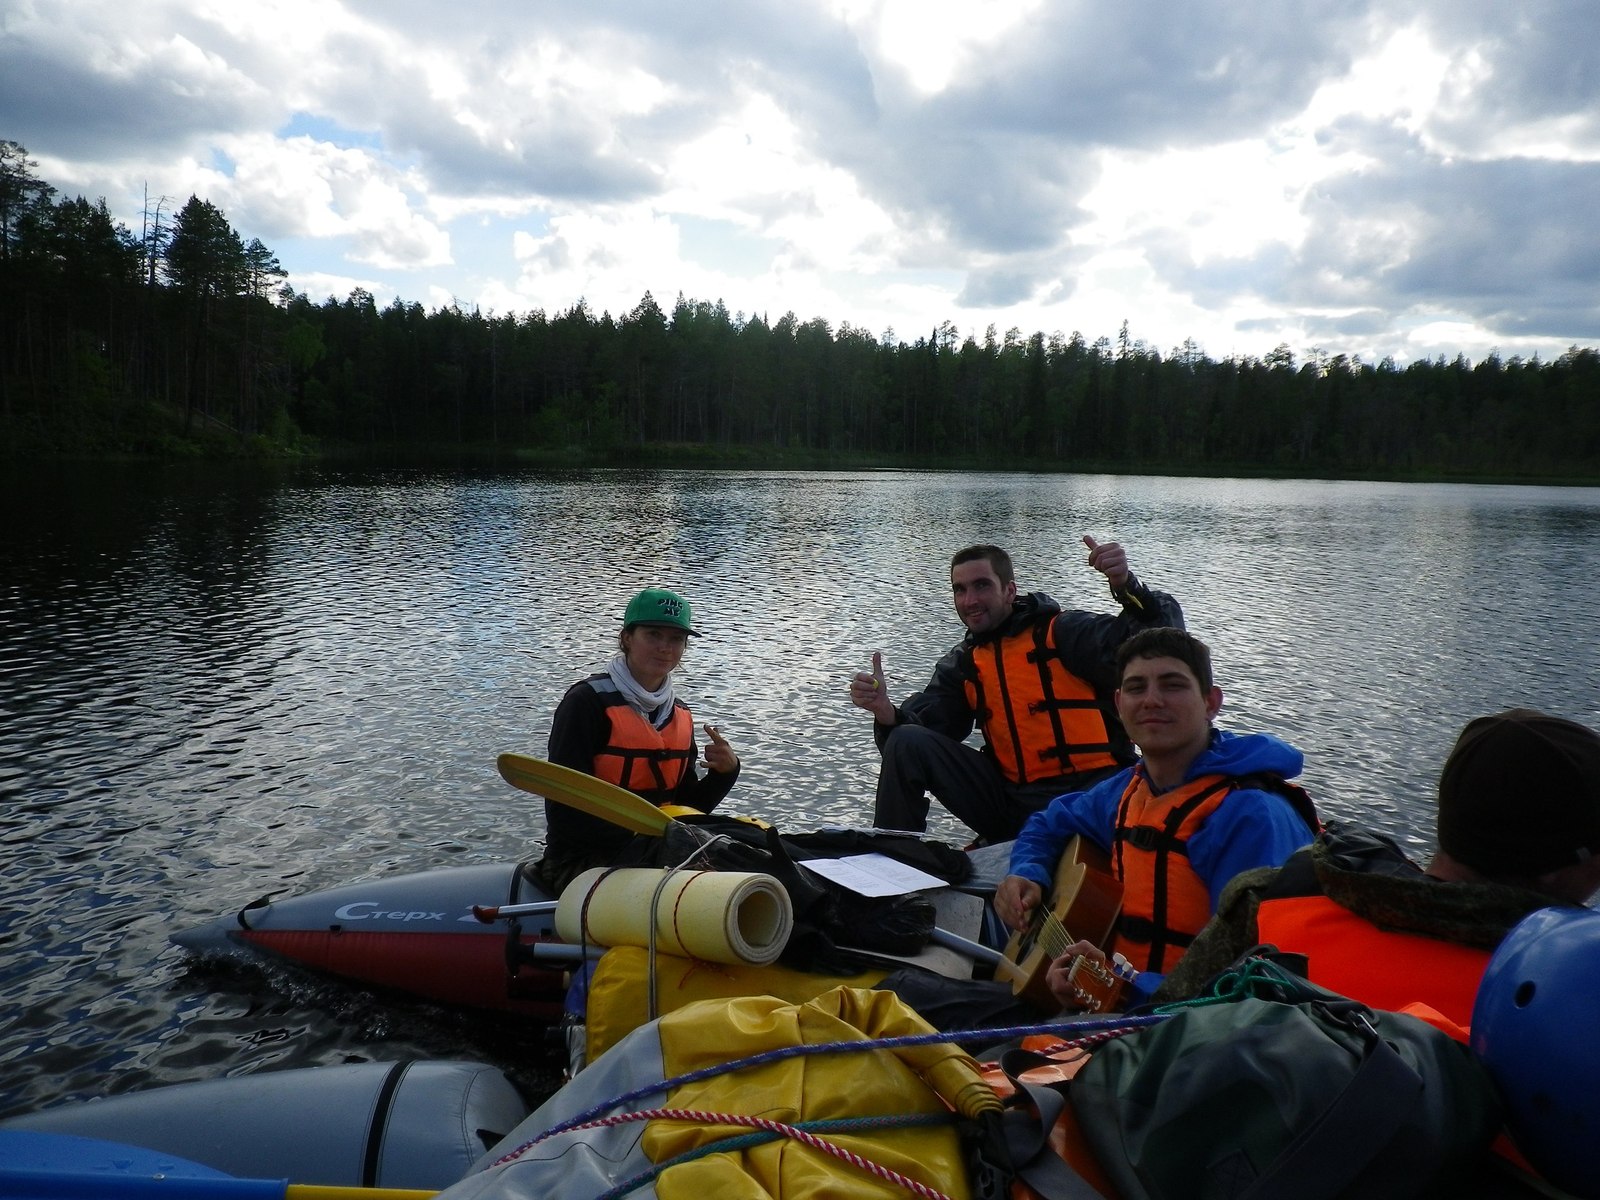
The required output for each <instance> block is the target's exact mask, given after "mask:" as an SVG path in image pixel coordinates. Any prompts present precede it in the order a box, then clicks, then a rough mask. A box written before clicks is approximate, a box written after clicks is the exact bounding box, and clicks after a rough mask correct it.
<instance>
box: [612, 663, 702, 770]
mask: <svg viewBox="0 0 1600 1200" xmlns="http://www.w3.org/2000/svg"><path fill="white" fill-rule="evenodd" d="M609 682H610V681H609V680H605V679H597V680H591V683H592V684H593V686H594V690H595V691H596V692H597V693H599V696H600V700H601V702H602V703H603V704H604V705H605V713H606V716H607V717H609V718H610V719H611V725H610V731H609V732H608V733H607V735H606V744H605V745H604V746H602V747H601V748H600V749H599V750H597V751H596V752H595V756H594V769H593V770H592V771H591V772H590V773H591V774H592V775H594V776H595V777H596V778H597V779H604V780H605V781H606V782H607V783H614V784H616V785H617V786H618V787H624V788H627V789H628V790H629V791H630V792H635V793H637V794H638V795H641V796H644V797H645V798H646V799H650V800H654V799H655V798H656V794H659V793H670V792H672V791H673V790H674V789H675V788H677V786H678V783H679V781H680V780H682V779H683V775H684V772H685V771H686V770H687V769H688V765H689V759H690V758H691V757H692V756H693V753H694V750H693V747H694V717H693V716H692V715H691V714H690V712H689V709H688V707H687V706H686V705H684V704H682V703H679V702H678V701H673V705H672V716H671V717H670V718H669V719H668V721H667V723H666V725H664V726H662V728H660V729H657V728H656V727H655V726H654V725H652V724H650V722H649V720H647V719H646V718H645V717H644V716H643V715H642V714H641V713H640V712H639V710H638V709H636V708H634V707H633V705H631V704H629V703H628V702H627V700H625V699H623V696H622V693H621V692H619V691H617V690H616V688H615V685H612V686H611V687H607V686H606V684H607V683H609ZM663 798H664V797H663Z"/></svg>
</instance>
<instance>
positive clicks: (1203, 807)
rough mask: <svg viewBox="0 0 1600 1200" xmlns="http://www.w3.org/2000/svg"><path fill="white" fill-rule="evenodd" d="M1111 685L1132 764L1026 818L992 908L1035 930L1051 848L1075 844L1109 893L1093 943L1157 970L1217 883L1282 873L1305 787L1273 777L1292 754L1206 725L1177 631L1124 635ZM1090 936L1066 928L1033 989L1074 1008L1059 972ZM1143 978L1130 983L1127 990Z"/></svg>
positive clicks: (1201, 678)
mask: <svg viewBox="0 0 1600 1200" xmlns="http://www.w3.org/2000/svg"><path fill="white" fill-rule="evenodd" d="M1117 678H1118V680H1119V683H1118V687H1117V691H1116V695H1115V703H1116V708H1117V715H1118V716H1119V717H1120V719H1121V721H1122V724H1123V726H1124V727H1125V728H1126V729H1127V731H1128V735H1129V736H1130V737H1131V738H1132V740H1133V742H1134V743H1135V744H1136V745H1137V746H1138V747H1139V750H1140V752H1141V757H1140V759H1139V761H1138V762H1137V763H1135V764H1134V765H1133V766H1132V767H1129V768H1127V769H1125V770H1122V771H1119V772H1118V773H1117V774H1116V775H1113V776H1112V777H1110V778H1109V779H1106V780H1103V781H1102V782H1100V783H1098V784H1096V785H1095V786H1093V787H1091V788H1089V789H1088V790H1087V791H1082V792H1072V793H1068V794H1067V795H1063V796H1057V797H1056V798H1055V799H1054V800H1052V801H1051V802H1050V804H1049V805H1048V806H1047V807H1046V808H1045V809H1043V810H1042V811H1040V812H1038V813H1036V814H1034V815H1033V816H1032V817H1031V818H1029V820H1028V822H1027V824H1025V825H1024V826H1023V828H1022V832H1021V833H1020V834H1019V835H1018V837H1017V841H1016V845H1015V846H1014V847H1013V849H1012V853H1011V863H1010V873H1009V874H1008V875H1007V876H1006V877H1005V879H1004V880H1003V881H1002V882H1001V884H1000V887H999V890H998V891H997V892H996V893H995V899H994V906H995V911H996V912H997V913H998V914H999V915H1000V918H1001V920H1003V921H1005V922H1006V924H1008V925H1009V926H1011V927H1012V928H1013V929H1017V930H1035V931H1036V930H1037V929H1038V927H1039V924H1040V919H1041V918H1042V917H1045V916H1046V915H1047V914H1048V912H1049V910H1046V909H1043V908H1042V905H1043V903H1044V900H1045V895H1046V891H1047V889H1050V888H1052V886H1053V885H1054V884H1055V881H1056V879H1057V866H1058V863H1059V861H1060V860H1061V858H1062V855H1063V852H1064V851H1065V850H1066V849H1067V848H1068V845H1069V843H1071V842H1072V841H1073V839H1074V838H1076V839H1079V842H1078V845H1079V846H1083V845H1088V846H1092V847H1095V848H1098V850H1099V851H1100V852H1103V853H1104V854H1105V856H1106V857H1107V859H1108V860H1109V861H1108V862H1107V863H1106V864H1105V866H1106V869H1107V872H1108V873H1109V875H1110V876H1111V877H1112V878H1113V879H1115V880H1116V881H1117V882H1119V883H1120V884H1121V886H1122V903H1121V912H1120V913H1119V914H1118V915H1117V917H1116V918H1115V920H1114V922H1112V923H1111V930H1110V940H1109V944H1108V945H1104V949H1105V950H1107V951H1110V952H1113V953H1115V954H1120V955H1122V956H1124V957H1125V959H1126V960H1127V961H1128V962H1129V963H1130V964H1131V965H1132V967H1133V968H1134V969H1135V970H1137V971H1140V972H1147V971H1148V972H1158V973H1159V972H1164V971H1166V970H1169V969H1170V968H1171V967H1172V965H1173V964H1174V963H1175V962H1177V960H1178V959H1179V958H1180V957H1181V956H1182V954H1183V952H1184V950H1185V948H1186V947H1187V946H1188V945H1189V943H1190V942H1191V941H1193V940H1194V936H1195V934H1197V933H1199V932H1200V930H1201V928H1202V927H1203V926H1204V925H1205V924H1206V922H1207V920H1209V918H1210V917H1211V914H1212V912H1213V911H1215V909H1216V905H1217V901H1218V899H1219V897H1220V896H1221V894H1222V889H1223V888H1224V887H1225V886H1226V885H1227V883H1228V881H1229V880H1231V879H1232V878H1233V877H1234V876H1235V875H1237V874H1238V873H1239V872H1240V871H1244V870H1249V869H1251V868H1254V867H1262V866H1278V865H1281V864H1282V863H1283V861H1284V860H1285V859H1287V858H1288V857H1289V855H1291V854H1292V853H1294V851H1296V850H1297V849H1299V848H1300V847H1301V846H1304V845H1306V844H1308V843H1309V842H1310V841H1311V840H1312V838H1313V837H1314V836H1315V833H1316V829H1317V817H1316V813H1315V810H1314V809H1313V807H1312V805H1311V800H1310V798H1309V797H1308V796H1307V795H1306V794H1305V792H1304V791H1303V790H1301V789H1300V788H1298V787H1296V786H1294V785H1293V784H1289V783H1286V782H1285V780H1287V779H1290V778H1293V777H1294V776H1296V775H1298V774H1299V773H1300V769H1301V766H1302V765H1303V758H1302V756H1301V753H1300V751H1298V750H1296V749H1295V748H1294V747H1293V746H1291V745H1289V744H1288V743H1287V742H1283V741H1281V740H1279V739H1278V738H1275V737H1273V736H1271V735H1270V734H1260V733H1257V734H1232V733H1227V732H1224V731H1222V730H1218V729H1215V728H1213V727H1212V724H1211V722H1212V719H1213V718H1214V717H1215V716H1216V715H1217V712H1218V710H1219V709H1221V707H1222V691H1221V689H1220V688H1218V687H1217V686H1216V685H1215V683H1213V681H1212V676H1211V654H1210V651H1209V650H1208V649H1207V648H1206V646H1205V643H1203V642H1201V641H1200V640H1199V639H1198V638H1196V637H1194V636H1193V635H1192V634H1189V633H1185V632H1184V631H1182V630H1180V629H1164V628H1160V629H1147V630H1144V631H1143V632H1140V633H1138V634H1135V635H1134V636H1133V637H1131V638H1129V639H1128V640H1127V641H1126V642H1124V643H1123V644H1122V645H1121V647H1120V648H1119V649H1118V650H1117ZM1075 852H1076V848H1075ZM1055 915H1056V917H1057V919H1058V920H1059V914H1055ZM1060 923H1061V924H1062V925H1063V926H1065V928H1066V929H1067V930H1069V931H1070V930H1071V926H1070V924H1068V923H1067V922H1066V921H1060ZM1098 934H1099V930H1093V931H1089V933H1088V934H1087V935H1086V934H1083V933H1079V934H1077V935H1076V937H1077V939H1081V940H1078V941H1077V944H1076V945H1070V946H1068V947H1067V948H1066V950H1065V951H1064V952H1063V953H1062V954H1060V955H1058V956H1057V957H1056V958H1055V959H1054V960H1053V961H1052V962H1051V964H1050V967H1049V973H1048V976H1047V980H1046V981H1047V984H1048V986H1049V987H1050V989H1051V992H1052V993H1053V994H1054V995H1055V996H1056V998H1057V999H1058V1000H1060V1001H1062V1002H1063V1003H1067V1004H1070V1005H1071V1006H1073V1007H1081V997H1080V996H1079V995H1078V991H1079V990H1081V989H1074V987H1073V986H1072V983H1071V981H1070V979H1069V976H1070V974H1071V972H1072V969H1073V967H1074V965H1075V963H1074V959H1075V958H1076V957H1077V956H1078V955H1079V954H1081V953H1084V952H1087V951H1088V950H1089V949H1091V948H1094V949H1095V952H1096V953H1097V954H1098V952H1099V947H1098V946H1094V943H1095V942H1097V941H1098ZM1155 982H1156V979H1154V978H1152V979H1150V980H1141V981H1140V984H1141V987H1140V989H1139V990H1140V991H1145V990H1148V988H1153V987H1154V984H1155Z"/></svg>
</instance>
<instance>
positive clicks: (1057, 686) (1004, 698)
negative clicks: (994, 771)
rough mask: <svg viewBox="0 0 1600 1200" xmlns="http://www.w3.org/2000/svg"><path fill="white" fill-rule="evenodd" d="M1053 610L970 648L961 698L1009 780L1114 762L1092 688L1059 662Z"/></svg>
mask: <svg viewBox="0 0 1600 1200" xmlns="http://www.w3.org/2000/svg"><path fill="white" fill-rule="evenodd" d="M1055 628H1056V626H1055V616H1054V614H1051V616H1050V618H1049V619H1041V620H1039V621H1036V622H1034V624H1033V626H1032V627H1031V628H1029V629H1024V630H1022V631H1020V632H1018V633H1014V634H1012V635H1010V636H1009V637H1002V638H995V639H994V640H993V641H988V642H980V643H978V644H977V645H975V646H973V648H972V670H971V675H970V676H969V677H968V679H967V681H966V694H967V704H968V705H969V706H970V707H971V709H972V711H973V712H974V713H975V714H976V715H977V721H978V727H979V728H980V729H982V730H983V739H984V741H985V742H986V743H987V744H988V747H989V752H990V753H991V754H993V755H994V759H995V763H996V765H997V766H999V768H1000V770H1001V772H1002V773H1003V774H1004V775H1005V777H1006V778H1007V779H1009V780H1010V781H1011V782H1012V783H1017V784H1023V783H1032V782H1034V781H1035V780H1039V779H1050V778H1053V777H1055V776H1057V775H1077V774H1080V773H1082V772H1087V771H1103V770H1106V769H1108V768H1111V767H1115V766H1118V765H1119V764H1118V762H1117V759H1116V758H1115V756H1114V755H1113V754H1112V752H1111V735H1110V732H1109V731H1108V730H1107V728H1106V717H1105V712H1104V710H1102V709H1101V707H1100V701H1099V700H1098V699H1097V698H1096V697H1095V693H1094V688H1092V687H1090V686H1089V684H1087V683H1086V682H1084V681H1083V680H1082V679H1079V678H1078V677H1077V676H1076V675H1074V674H1073V673H1072V672H1071V671H1069V670H1067V668H1066V667H1065V666H1064V665H1063V664H1062V662H1061V656H1060V655H1059V654H1058V653H1057V652H1056V638H1055Z"/></svg>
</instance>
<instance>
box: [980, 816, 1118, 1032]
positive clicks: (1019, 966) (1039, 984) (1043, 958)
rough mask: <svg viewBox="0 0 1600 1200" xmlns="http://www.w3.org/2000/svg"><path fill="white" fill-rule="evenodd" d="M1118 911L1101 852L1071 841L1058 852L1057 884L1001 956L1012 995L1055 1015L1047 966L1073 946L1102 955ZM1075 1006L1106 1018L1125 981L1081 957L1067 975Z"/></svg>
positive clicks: (1115, 891)
mask: <svg viewBox="0 0 1600 1200" xmlns="http://www.w3.org/2000/svg"><path fill="white" fill-rule="evenodd" d="M1121 911H1122V881H1121V880H1119V879H1117V878H1116V876H1114V875H1112V874H1111V862H1110V859H1108V858H1107V857H1106V854H1105V852H1104V851H1103V850H1101V849H1100V847H1098V846H1096V845H1095V844H1094V843H1093V842H1090V841H1087V840H1085V839H1084V838H1082V837H1074V838H1073V839H1072V840H1071V841H1069V842H1068V843H1067V846H1066V849H1065V850H1063V851H1062V852H1061V861H1060V862H1058V863H1057V864H1056V876H1055V882H1054V883H1053V884H1052V885H1051V888H1050V894H1049V895H1048V896H1047V897H1046V898H1045V901H1044V903H1042V904H1040V905H1039V906H1038V907H1037V908H1036V909H1034V912H1033V917H1032V918H1031V920H1030V921H1029V922H1028V927H1027V928H1026V929H1021V930H1018V931H1017V932H1015V933H1013V934H1012V935H1011V939H1010V940H1009V941H1008V942H1007V943H1006V948H1005V951H1004V957H1005V959H1006V960H1007V961H1008V962H1010V963H1013V964H1014V968H1013V969H1011V970H1008V971H1006V972H1005V974H1006V975H1009V976H1010V978H1011V992H1012V994H1013V995H1016V996H1021V997H1023V998H1024V999H1026V1000H1029V1001H1030V1002H1032V1003H1033V1004H1034V1005H1035V1006H1037V1007H1038V1008H1040V1009H1044V1010H1046V1011H1049V1012H1054V1011H1056V1010H1058V1009H1059V1008H1060V1007H1061V1002H1060V1000H1058V999H1057V998H1056V997H1055V995H1054V994H1053V993H1052V992H1051V991H1050V987H1049V984H1048V983H1047V982H1046V980H1045V976H1046V974H1047V973H1048V972H1049V970H1050V964H1051V963H1053V962H1054V961H1055V960H1056V959H1058V958H1060V957H1061V956H1062V955H1063V954H1065V953H1066V952H1067V947H1068V946H1070V945H1072V943H1073V942H1077V941H1086V942H1092V943H1093V944H1094V945H1096V946H1099V947H1101V948H1102V949H1104V948H1105V946H1106V945H1107V944H1108V943H1109V942H1110V940H1111V930H1112V926H1114V925H1115V924H1116V921H1117V914H1118V913H1119V912H1121ZM1068 980H1069V983H1070V984H1071V986H1072V988H1073V991H1074V993H1075V995H1076V998H1077V1000H1078V1003H1079V1006H1080V1007H1081V1008H1083V1009H1085V1010H1086V1011H1088V1012H1104V1011H1106V1010H1107V1009H1110V1008H1112V1007H1113V1006H1114V1005H1115V1004H1116V1002H1117V1000H1118V999H1119V998H1120V996H1121V992H1122V989H1123V982H1124V981H1123V979H1122V978H1121V977H1120V976H1119V975H1118V974H1117V972H1116V971H1115V970H1114V969H1113V968H1112V967H1111V966H1110V965H1109V964H1104V963H1100V962H1098V961H1096V960H1095V959H1092V958H1086V957H1084V956H1083V955H1079V956H1078V957H1077V958H1076V959H1075V960H1074V962H1073V964H1072V967H1071V970H1070V973H1069V975H1068Z"/></svg>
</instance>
